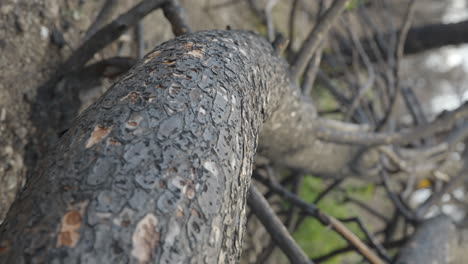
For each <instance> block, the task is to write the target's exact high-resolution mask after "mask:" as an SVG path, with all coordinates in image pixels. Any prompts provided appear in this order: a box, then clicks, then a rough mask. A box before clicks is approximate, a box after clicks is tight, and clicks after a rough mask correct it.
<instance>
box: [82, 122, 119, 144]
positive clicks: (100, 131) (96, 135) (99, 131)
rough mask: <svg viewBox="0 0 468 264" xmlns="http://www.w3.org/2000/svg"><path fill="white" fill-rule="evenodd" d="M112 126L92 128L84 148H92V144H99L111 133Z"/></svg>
mask: <svg viewBox="0 0 468 264" xmlns="http://www.w3.org/2000/svg"><path fill="white" fill-rule="evenodd" d="M112 127H113V126H109V127H105V126H101V125H97V126H96V127H94V130H93V132H92V133H91V137H89V139H88V142H86V148H90V147H92V146H93V145H94V144H96V143H99V142H101V141H102V140H103V139H104V138H105V137H106V136H107V135H109V133H110V132H111V131H112Z"/></svg>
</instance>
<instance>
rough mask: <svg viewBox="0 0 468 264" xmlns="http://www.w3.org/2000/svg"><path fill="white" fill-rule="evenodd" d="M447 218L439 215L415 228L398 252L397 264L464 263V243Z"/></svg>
mask: <svg viewBox="0 0 468 264" xmlns="http://www.w3.org/2000/svg"><path fill="white" fill-rule="evenodd" d="M460 238H461V236H460V233H459V231H457V228H456V227H455V225H454V224H453V223H452V221H451V219H450V218H449V217H448V216H445V215H440V216H437V217H435V218H432V219H429V220H427V221H425V222H424V223H423V224H421V225H420V226H419V227H417V230H416V232H415V234H414V235H413V237H412V238H411V240H410V241H409V242H408V243H407V244H406V246H405V247H404V248H403V249H402V250H401V251H400V253H399V256H398V259H397V261H396V263H397V264H418V263H433V264H443V263H466V251H465V252H461V251H460V249H461V248H463V246H465V247H466V244H465V245H463V243H466V241H462V240H461V239H460Z"/></svg>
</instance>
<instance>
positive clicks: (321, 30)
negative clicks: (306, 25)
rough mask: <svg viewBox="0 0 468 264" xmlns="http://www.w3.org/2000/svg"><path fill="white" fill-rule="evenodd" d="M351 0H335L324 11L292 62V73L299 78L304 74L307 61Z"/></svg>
mask: <svg viewBox="0 0 468 264" xmlns="http://www.w3.org/2000/svg"><path fill="white" fill-rule="evenodd" d="M349 1H350V0H335V2H333V4H332V5H331V6H330V8H328V10H327V11H326V12H325V13H324V15H323V17H322V19H321V20H320V21H319V22H318V23H317V25H315V27H314V28H313V29H312V31H311V32H310V34H309V36H308V37H307V39H306V40H305V41H304V43H303V44H302V47H301V49H300V50H299V52H298V53H297V55H296V56H295V57H294V60H293V62H292V63H291V74H292V76H293V77H294V78H299V76H300V75H301V74H302V72H303V71H304V68H305V67H306V65H307V62H308V61H309V60H310V58H311V57H312V55H313V53H314V52H315V51H316V49H317V47H318V46H319V44H320V41H321V40H323V39H324V37H325V35H326V33H327V31H328V30H329V29H330V28H331V26H332V25H333V23H334V22H335V20H336V19H337V18H338V16H339V15H340V14H341V13H342V12H343V11H344V10H345V7H346V5H347V4H348V2H349Z"/></svg>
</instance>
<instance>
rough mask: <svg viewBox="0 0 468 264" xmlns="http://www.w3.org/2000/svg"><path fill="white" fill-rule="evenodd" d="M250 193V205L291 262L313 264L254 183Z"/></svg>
mask: <svg viewBox="0 0 468 264" xmlns="http://www.w3.org/2000/svg"><path fill="white" fill-rule="evenodd" d="M249 193H250V195H249V197H248V199H247V203H248V205H249V206H250V208H251V209H252V211H253V212H254V214H255V215H256V216H257V218H258V219H259V220H260V222H262V224H263V226H264V227H265V229H266V230H268V233H269V234H270V235H271V237H272V238H273V240H274V241H275V242H276V244H277V245H278V247H280V248H281V250H283V252H284V254H286V256H288V258H289V260H290V261H291V263H298V264H312V263H313V262H312V261H310V260H309V258H308V257H307V254H305V253H304V251H302V249H301V248H300V247H299V246H298V245H297V244H296V242H295V241H294V239H293V238H292V237H291V235H290V234H289V232H288V230H287V229H286V227H285V226H284V225H283V223H282V222H281V220H280V219H279V218H278V216H277V215H276V214H275V212H274V211H273V209H272V208H271V207H270V205H269V204H268V201H267V200H266V199H265V197H263V195H262V194H261V193H260V192H259V191H258V190H257V188H256V187H255V186H254V185H250V188H249Z"/></svg>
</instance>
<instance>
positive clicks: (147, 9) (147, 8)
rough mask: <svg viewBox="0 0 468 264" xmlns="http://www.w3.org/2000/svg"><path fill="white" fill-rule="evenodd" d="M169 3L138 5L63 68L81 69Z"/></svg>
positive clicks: (100, 32)
mask: <svg viewBox="0 0 468 264" xmlns="http://www.w3.org/2000/svg"><path fill="white" fill-rule="evenodd" d="M167 1H168V0H143V1H141V2H140V3H139V4H138V5H136V6H135V7H133V8H132V9H130V10H129V11H127V12H126V13H124V14H122V15H120V16H119V17H117V18H116V19H115V20H114V21H112V22H111V23H109V24H107V25H106V26H104V27H102V28H101V29H100V30H98V31H97V32H96V33H94V34H93V35H92V36H91V37H90V38H89V39H88V40H87V41H85V42H84V43H83V44H82V45H81V46H80V47H79V48H78V49H77V50H75V52H73V54H72V55H71V56H70V57H69V58H68V59H67V60H66V62H65V63H64V64H63V66H62V67H61V68H62V69H65V70H66V71H68V72H69V71H74V70H77V69H79V68H81V67H82V66H83V65H85V64H86V62H88V61H89V60H90V59H91V58H92V57H93V56H94V54H96V52H98V51H99V50H101V49H102V48H104V47H105V46H107V45H108V44H110V43H111V42H113V41H114V40H116V39H118V38H119V37H120V35H122V33H124V32H125V31H126V30H127V29H128V28H130V27H132V26H134V25H135V24H136V23H137V22H138V21H140V20H141V19H142V18H143V17H144V16H146V15H148V14H149V13H151V12H152V11H153V10H155V9H157V8H159V7H161V6H162V5H163V4H164V3H166V2H167Z"/></svg>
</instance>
